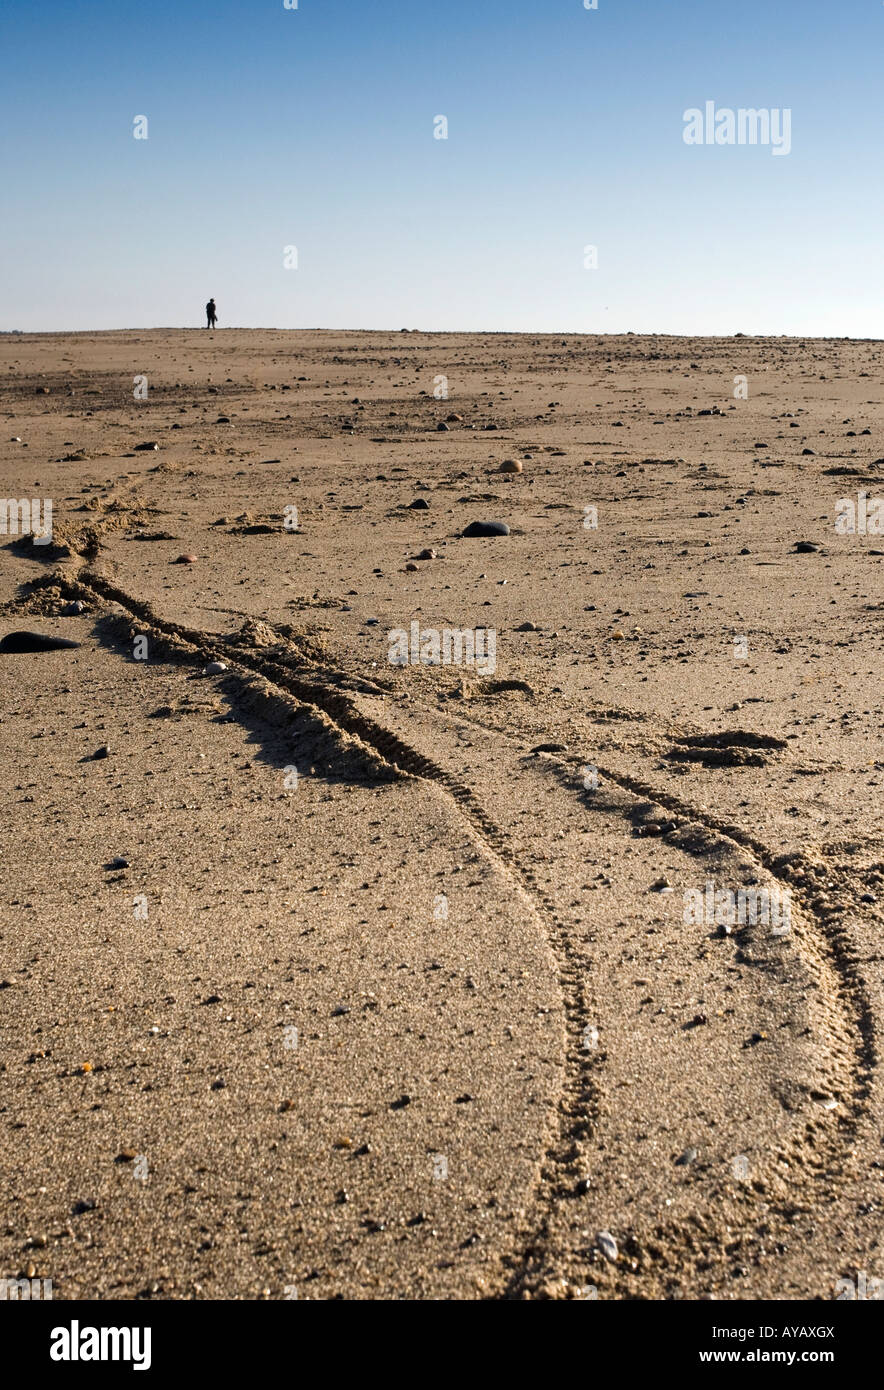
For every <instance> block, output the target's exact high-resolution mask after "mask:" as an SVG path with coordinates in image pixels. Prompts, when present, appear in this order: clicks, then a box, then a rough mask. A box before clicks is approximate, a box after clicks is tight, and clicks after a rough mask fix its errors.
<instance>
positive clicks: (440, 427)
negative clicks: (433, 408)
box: [436, 420, 449, 434]
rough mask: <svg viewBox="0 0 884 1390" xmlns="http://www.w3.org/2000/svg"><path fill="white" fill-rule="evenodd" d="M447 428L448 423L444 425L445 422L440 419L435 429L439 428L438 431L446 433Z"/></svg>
mask: <svg viewBox="0 0 884 1390" xmlns="http://www.w3.org/2000/svg"><path fill="white" fill-rule="evenodd" d="M448 428H449V427H448V425H446V423H445V421H444V420H440V421H439V423H438V425H437V426H436V429H437V430H439V431H444V432H445V433H446V434H447V432H448Z"/></svg>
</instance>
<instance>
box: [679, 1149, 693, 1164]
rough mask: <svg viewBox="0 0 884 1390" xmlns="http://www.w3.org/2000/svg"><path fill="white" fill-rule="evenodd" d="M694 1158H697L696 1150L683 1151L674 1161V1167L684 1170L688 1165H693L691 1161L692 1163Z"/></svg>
mask: <svg viewBox="0 0 884 1390" xmlns="http://www.w3.org/2000/svg"><path fill="white" fill-rule="evenodd" d="M696 1157H697V1150H696V1149H685V1150H684V1151H683V1152H682V1153H680V1154H679V1155H678V1158H677V1159H676V1160H675V1165H676V1167H677V1168H684V1167H686V1166H687V1165H688V1164H689V1163H693V1161H694V1159H695V1158H696Z"/></svg>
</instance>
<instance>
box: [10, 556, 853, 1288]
mask: <svg viewBox="0 0 884 1390" xmlns="http://www.w3.org/2000/svg"><path fill="white" fill-rule="evenodd" d="M45 583H46V584H47V585H54V586H56V587H57V588H58V589H59V590H61V591H62V592H63V593H64V594H65V595H66V596H69V597H71V598H78V597H79V598H86V599H90V600H92V601H95V600H96V599H97V600H98V601H99V602H100V603H103V604H116V605H118V606H119V607H120V608H121V609H123V611H124V612H125V613H127V614H128V615H130V617H132V618H134V619H136V620H137V622H138V624H139V625H140V628H144V629H147V631H148V632H149V633H151V634H153V636H154V640H155V641H156V640H158V641H159V643H160V645H161V647H162V646H166V647H167V648H169V649H170V650H171V651H172V652H175V653H177V654H178V655H179V656H180V655H190V656H192V655H196V654H199V655H200V656H201V657H203V658H209V659H212V658H218V657H223V658H224V659H225V661H227V662H228V663H229V664H230V666H231V667H232V668H233V669H234V670H236V669H240V670H245V671H249V672H251V673H252V674H253V675H255V676H258V677H260V678H262V679H263V680H265V681H267V682H268V683H269V686H270V687H271V690H269V691H268V694H269V695H271V696H272V687H276V688H277V689H279V690H281V691H283V692H285V693H287V694H290V695H293V696H295V697H296V698H297V699H298V700H300V701H302V702H303V703H304V704H305V705H308V706H310V707H312V708H313V709H314V710H318V711H319V712H320V713H321V714H322V715H324V716H326V718H327V719H328V720H330V721H331V723H332V725H333V726H334V727H335V728H337V729H338V730H342V731H343V732H344V733H346V734H347V735H349V736H350V737H351V738H352V739H355V740H356V741H357V743H358V744H360V745H362V747H363V748H364V749H365V750H366V751H367V752H368V753H370V754H372V755H374V757H375V758H377V759H379V760H380V761H381V763H382V764H384V765H385V766H386V767H387V768H389V769H392V770H393V771H394V773H397V774H399V775H406V776H412V777H416V778H420V779H424V780H427V781H430V782H433V783H435V784H437V785H438V786H440V787H441V788H442V789H443V790H444V791H445V792H447V793H448V794H449V795H450V797H451V798H452V800H453V801H454V802H455V804H456V805H457V806H458V807H459V809H460V810H461V813H462V814H463V815H464V817H465V819H466V820H467V822H468V824H469V825H470V826H471V828H472V830H473V831H474V833H475V834H476V835H477V836H478V838H479V839H480V841H481V842H482V843H483V844H484V846H485V847H486V849H487V850H488V852H489V853H490V854H491V855H492V856H493V858H494V859H495V860H496V861H497V863H498V864H499V865H500V867H501V869H502V871H503V872H504V873H506V874H507V876H508V877H509V878H510V880H511V881H513V882H514V883H515V884H516V886H517V887H518V888H519V889H520V890H521V893H522V894H523V896H524V898H525V900H526V902H527V904H528V905H530V908H531V910H532V911H533V912H534V913H535V914H536V915H537V917H538V919H539V921H540V923H541V924H542V925H543V929H544V930H545V933H546V935H547V937H548V939H549V941H550V944H551V946H552V948H553V950H554V953H555V956H556V959H557V961H558V968H559V980H560V986H561V989H562V994H563V1001H564V1007H565V1016H566V1022H567V1044H566V1052H565V1057H564V1072H563V1084H562V1090H561V1094H560V1100H559V1106H558V1117H557V1118H558V1132H557V1134H556V1135H555V1136H554V1138H553V1140H552V1142H551V1144H550V1145H549V1147H548V1149H547V1152H546V1154H545V1156H544V1158H543V1160H542V1163H541V1170H540V1178H539V1182H538V1187H537V1190H536V1192H535V1194H534V1195H535V1205H534V1213H533V1216H532V1221H531V1228H530V1229H526V1230H525V1232H524V1235H523V1237H522V1241H521V1253H520V1254H519V1256H518V1258H516V1259H515V1260H512V1261H511V1266H512V1267H511V1268H510V1270H509V1277H508V1283H507V1289H508V1292H509V1294H510V1296H516V1297H518V1296H530V1295H531V1294H532V1293H534V1292H535V1291H536V1290H537V1288H538V1286H542V1285H543V1281H544V1274H545V1272H546V1273H548V1271H549V1269H550V1267H551V1266H552V1267H555V1262H556V1259H557V1258H558V1257H559V1256H562V1252H561V1250H557V1246H559V1245H560V1244H561V1239H562V1237H561V1235H560V1233H556V1232H555V1231H553V1230H551V1227H552V1226H553V1225H554V1224H555V1221H554V1213H555V1212H556V1209H557V1207H558V1206H560V1205H561V1203H563V1202H565V1201H567V1200H568V1199H570V1198H572V1197H573V1195H574V1188H575V1182H576V1181H578V1179H579V1174H580V1173H581V1171H584V1167H585V1161H586V1151H585V1145H584V1141H587V1140H588V1139H590V1138H591V1136H592V1133H593V1130H594V1127H595V1125H596V1122H597V1119H598V1112H599V1104H600V1098H601V1082H600V1070H601V1066H602V1064H603V1062H604V1060H605V1057H604V1054H603V1053H602V1054H596V1053H595V1052H592V1051H588V1050H587V1048H586V1046H585V1044H584V1042H583V1038H584V1036H585V1032H586V1029H587V1027H588V1026H590V1025H591V1024H592V1021H593V1019H594V1018H595V1017H596V1015H597V1007H596V1001H594V1000H593V999H592V998H591V997H590V995H589V992H588V989H587V984H586V957H585V954H584V953H583V952H582V951H581V950H580V949H579V947H578V945H577V943H576V942H575V939H574V935H573V932H572V928H571V927H570V926H569V924H568V923H567V922H566V920H565V919H564V917H563V915H562V914H561V913H560V911H559V909H558V907H557V904H556V900H555V896H554V894H553V892H552V891H551V890H550V889H549V888H548V887H547V886H545V885H544V882H543V880H542V877H541V875H540V874H539V873H538V872H537V870H536V869H535V868H534V867H532V866H531V865H529V864H527V863H525V862H523V860H522V859H521V858H520V856H519V854H518V853H517V851H516V850H515V849H514V848H513V843H512V836H511V835H509V834H507V832H506V831H505V830H503V829H502V828H501V827H500V825H498V824H497V823H496V822H495V820H494V819H493V818H492V817H491V816H490V815H489V813H488V812H487V810H486V809H485V807H484V806H483V805H482V804H481V802H480V801H479V800H478V798H477V797H476V795H475V793H474V792H473V790H472V788H471V787H470V786H468V785H467V784H466V783H464V782H462V781H460V780H459V779H458V778H456V777H454V776H453V775H452V774H451V773H450V772H448V771H447V770H446V769H445V768H444V767H443V766H441V764H440V763H439V762H438V760H436V759H435V758H431V757H429V756H427V755H425V754H424V753H422V752H420V751H419V750H418V749H417V748H415V747H414V746H413V743H412V742H411V741H409V740H408V739H407V738H404V737H402V736H400V735H399V734H397V733H395V732H393V731H391V730H390V729H389V728H387V727H385V726H384V725H383V724H380V723H378V722H377V720H375V719H374V718H372V717H370V716H367V715H366V714H364V713H363V712H362V711H361V710H359V709H358V708H357V706H356V704H355V703H354V700H353V699H352V698H350V697H349V696H348V695H345V694H343V693H341V691H340V690H339V689H338V690H336V689H334V688H333V687H332V686H331V685H330V684H329V683H328V680H329V677H330V679H331V680H337V681H339V682H340V683H341V684H344V683H350V684H351V685H352V682H349V678H348V677H347V676H346V675H344V673H342V672H336V671H334V670H331V671H330V672H329V668H317V670H318V671H322V679H321V680H320V681H316V680H308V679H304V678H302V677H301V676H300V675H298V674H296V673H295V672H294V671H293V670H292V669H291V668H290V667H289V666H287V665H285V664H282V663H281V662H279V661H275V660H272V659H270V658H269V657H267V656H264V655H258V654H256V652H255V651H254V650H249V649H243V648H242V647H241V646H237V645H235V644H233V643H231V642H230V641H229V639H226V638H222V637H218V636H216V635H214V634H211V633H205V632H201V631H198V630H195V629H191V628H188V627H185V626H183V625H180V624H176V623H171V622H167V621H165V620H163V619H161V618H160V617H159V616H158V615H157V614H156V613H155V612H154V611H153V609H152V608H151V606H150V605H148V604H146V603H143V602H142V601H140V600H138V599H136V598H134V597H133V596H131V595H129V594H127V593H126V592H125V591H124V590H122V589H120V588H118V587H117V586H116V585H114V584H112V583H111V582H110V581H109V580H108V579H106V578H104V577H103V576H100V575H98V574H95V573H93V572H91V571H89V570H86V569H84V570H83V571H81V572H80V573H79V575H78V577H77V578H76V579H71V578H70V577H68V576H61V577H60V576H58V575H55V576H53V577H51V578H49V577H47V579H46V581H45ZM39 587H41V585H40V582H39V581H38V582H37V584H35V585H34V588H35V589H37V588H39ZM430 713H432V712H430ZM437 718H438V716H437ZM464 722H465V723H467V724H469V723H470V721H468V720H467V721H464ZM504 741H506V740H504ZM544 763H548V765H549V771H551V772H552V773H553V776H554V777H555V778H556V779H558V780H559V781H560V782H561V783H563V790H564V791H566V793H567V794H569V795H570V796H571V797H572V798H573V795H574V792H575V791H576V784H575V780H574V777H573V770H572V769H571V768H570V767H569V766H568V765H567V764H565V763H562V762H559V761H558V760H556V761H555V762H553V761H552V760H547V759H546V758H544ZM599 770H600V772H601V773H602V776H603V778H605V779H606V780H607V781H609V782H610V783H611V784H613V785H616V786H617V787H618V788H619V789H620V791H621V792H622V793H623V794H624V797H625V798H626V800H625V801H624V803H623V804H622V805H620V806H618V807H615V808H611V807H606V808H605V809H606V810H607V811H611V810H613V812H614V813H615V814H617V815H619V816H620V817H621V819H624V820H629V819H630V816H631V813H632V812H634V811H635V805H636V799H638V798H647V799H648V800H649V801H650V803H651V805H652V806H656V807H664V808H667V809H669V810H671V811H673V812H675V813H676V814H678V815H679V816H685V817H687V819H688V821H689V823H690V824H691V825H693V826H695V827H697V826H701V827H702V828H703V830H704V831H705V833H706V834H707V835H708V836H710V837H712V838H711V841H710V846H711V845H719V846H720V845H722V844H724V845H727V846H735V847H739V848H740V849H741V850H742V851H749V852H750V853H751V854H752V855H753V856H754V857H755V859H756V860H757V861H758V863H759V864H761V865H763V866H764V867H765V868H766V869H767V871H768V872H769V873H770V874H771V875H772V876H774V877H777V876H778V875H777V868H778V861H777V858H776V856H774V855H773V854H772V852H771V851H769V850H768V849H767V847H765V846H764V845H762V844H761V843H760V842H758V841H756V840H754V838H753V837H751V836H749V835H747V834H746V833H745V832H743V831H741V830H740V828H739V827H734V826H730V825H728V824H726V823H724V822H722V821H720V820H718V819H717V818H715V817H713V816H711V815H708V814H704V815H702V816H701V815H700V814H698V813H697V812H696V811H695V810H694V809H693V808H692V807H690V806H688V805H687V804H686V803H684V802H682V801H681V799H680V798H677V797H675V796H673V795H671V794H670V793H668V792H667V791H662V792H661V791H660V790H659V789H656V788H654V787H652V786H650V785H649V784H647V783H645V782H643V781H642V780H641V779H639V778H635V777H631V776H624V775H623V774H617V773H614V772H612V771H610V770H606V769H604V768H600V769H599ZM690 852H696V847H695V849H694V850H691V851H690ZM790 887H792V889H793V891H794V887H793V886H792V885H790ZM803 906H804V908H805V914H806V918H807V924H808V928H809V930H808V932H807V933H806V934H805V935H804V936H803V937H802V939H801V949H802V950H803V951H804V953H805V954H806V955H807V957H808V959H809V960H810V963H811V966H812V968H813V969H814V970H815V971H816V973H817V974H818V975H819V976H820V978H821V980H822V983H823V994H824V996H825V998H826V1001H827V1005H828V1006H829V1011H830V1018H829V1028H830V1029H831V1036H832V1038H833V1040H837V1041H838V1042H839V1044H840V1046H841V1048H842V1049H843V1046H844V1045H845V1044H847V1045H848V1047H849V1046H850V1043H851V1040H852V1042H853V1047H852V1056H851V1062H850V1065H849V1066H848V1067H847V1068H846V1069H844V1068H842V1075H840V1076H839V1077H838V1078H837V1082H838V1084H840V1085H841V1086H842V1087H843V1088H845V1089H847V1090H849V1091H850V1093H851V1095H852V1113H851V1116H850V1118H849V1120H847V1121H844V1120H842V1123H841V1124H840V1125H839V1126H838V1127H837V1128H836V1127H835V1126H833V1125H830V1126H829V1130H828V1141H827V1143H826V1144H825V1145H824V1150H825V1151H824V1152H822V1153H821V1152H820V1144H819V1136H818V1129H819V1125H818V1122H814V1125H813V1128H814V1130H815V1131H817V1132H815V1133H814V1136H813V1145H812V1147H813V1149H814V1152H813V1154H812V1156H811V1157H812V1160H813V1162H812V1165H811V1166H813V1167H814V1168H815V1170H816V1171H815V1173H814V1174H813V1175H812V1177H810V1178H808V1179H807V1181H808V1182H810V1183H812V1185H813V1190H814V1192H815V1193H816V1195H817V1197H818V1196H819V1194H820V1182H819V1176H820V1168H821V1165H822V1168H823V1169H824V1175H825V1180H826V1181H825V1186H826V1188H827V1189H830V1188H831V1185H832V1184H833V1183H836V1182H837V1181H838V1178H839V1176H841V1175H843V1173H844V1172H845V1170H846V1168H847V1166H848V1151H849V1146H850V1143H851V1141H852V1140H853V1139H855V1134H856V1130H857V1127H858V1125H859V1123H860V1121H861V1118H862V1115H863V1113H864V1102H865V1098H866V1096H867V1094H868V1087H869V1082H870V1077H871V1073H872V1070H873V1068H874V1065H875V1055H874V1046H873V1042H872V1028H871V1014H870V1010H869V1007H868V1004H867V1002H866V1001H865V1000H864V996H863V992H862V989H861V985H860V983H859V981H858V979H857V978H856V975H855V972H854V971H853V970H852V969H851V966H850V960H849V951H848V950H847V947H846V945H845V943H844V941H842V940H841V938H840V937H839V936H838V934H837V933H833V932H832V931H831V930H828V929H827V927H826V925H825V924H824V923H822V922H821V921H819V920H817V919H816V918H815V917H814V915H813V912H812V910H810V908H809V907H808V905H807V904H806V903H804V904H803ZM807 1144H808V1136H807V1134H805V1135H804V1137H803V1139H799V1140H798V1142H797V1144H793V1145H792V1152H793V1154H794V1155H795V1156H796V1157H797V1158H799V1159H800V1158H801V1157H802V1156H803V1155H802V1150H803V1149H806V1147H807ZM806 1166H807V1165H805V1164H804V1163H801V1162H799V1163H798V1168H799V1170H800V1171H802V1172H803V1170H804V1168H805V1167H806ZM801 1187H802V1182H801V1178H800V1176H799V1178H798V1180H797V1182H796V1181H793V1182H792V1184H791V1186H790V1192H789V1194H788V1196H787V1198H786V1200H785V1202H784V1203H781V1205H782V1206H783V1208H784V1210H785V1208H786V1207H788V1206H794V1203H795V1200H796V1198H797V1197H798V1196H799V1195H800V1194H799V1191H798V1189H800V1188H801ZM746 1214H747V1216H751V1215H752V1214H753V1209H752V1206H751V1203H750V1204H749V1211H748V1212H747V1213H746ZM782 1219H786V1218H785V1217H783V1218H782ZM672 1236H673V1245H674V1246H677V1245H678V1243H679V1232H678V1230H675V1231H673V1232H672ZM669 1255H670V1259H669V1261H668V1263H669V1264H670V1266H671V1267H672V1268H673V1270H674V1271H676V1272H677V1274H678V1277H680V1278H682V1279H685V1280H687V1281H689V1282H693V1278H694V1266H695V1265H696V1263H697V1261H696V1258H695V1257H694V1254H693V1253H692V1252H691V1250H690V1249H689V1248H685V1249H682V1250H681V1251H678V1250H675V1249H674V1248H673V1249H671V1250H670V1251H669ZM562 1258H564V1256H562ZM635 1263H636V1262H634V1261H633V1262H632V1264H633V1268H632V1270H631V1271H630V1270H624V1271H623V1272H622V1273H621V1271H620V1270H615V1271H613V1272H612V1278H611V1279H610V1280H609V1281H608V1282H607V1283H606V1290H607V1289H608V1288H609V1289H610V1292H611V1293H612V1294H614V1295H615V1296H616V1295H617V1294H621V1295H623V1294H625V1295H626V1296H633V1297H635V1296H638V1297H642V1296H645V1297H646V1296H648V1294H647V1293H642V1292H641V1291H640V1283H641V1281H640V1278H639V1280H638V1287H637V1281H636V1279H634V1278H630V1277H629V1275H630V1273H632V1274H635V1273H636V1268H635ZM605 1272H606V1273H607V1272H608V1271H605ZM638 1274H639V1276H640V1274H641V1269H640V1268H639V1269H638ZM547 1282H548V1280H547ZM603 1282H604V1281H603ZM652 1296H653V1295H652Z"/></svg>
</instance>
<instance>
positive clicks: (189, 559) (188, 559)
mask: <svg viewBox="0 0 884 1390" xmlns="http://www.w3.org/2000/svg"><path fill="white" fill-rule="evenodd" d="M172 564H173V565H195V564H196V556H195V555H179V556H178V558H177V559H175V560H173V561H172Z"/></svg>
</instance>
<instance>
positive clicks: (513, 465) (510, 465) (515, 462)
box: [498, 459, 522, 473]
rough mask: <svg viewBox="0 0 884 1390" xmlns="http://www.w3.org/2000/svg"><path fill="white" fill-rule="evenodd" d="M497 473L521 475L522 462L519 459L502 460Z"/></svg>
mask: <svg viewBox="0 0 884 1390" xmlns="http://www.w3.org/2000/svg"><path fill="white" fill-rule="evenodd" d="M498 472H500V473H521V472H522V460H521V459H504V461H503V463H502V464H501V465H500V468H499V469H498Z"/></svg>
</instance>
